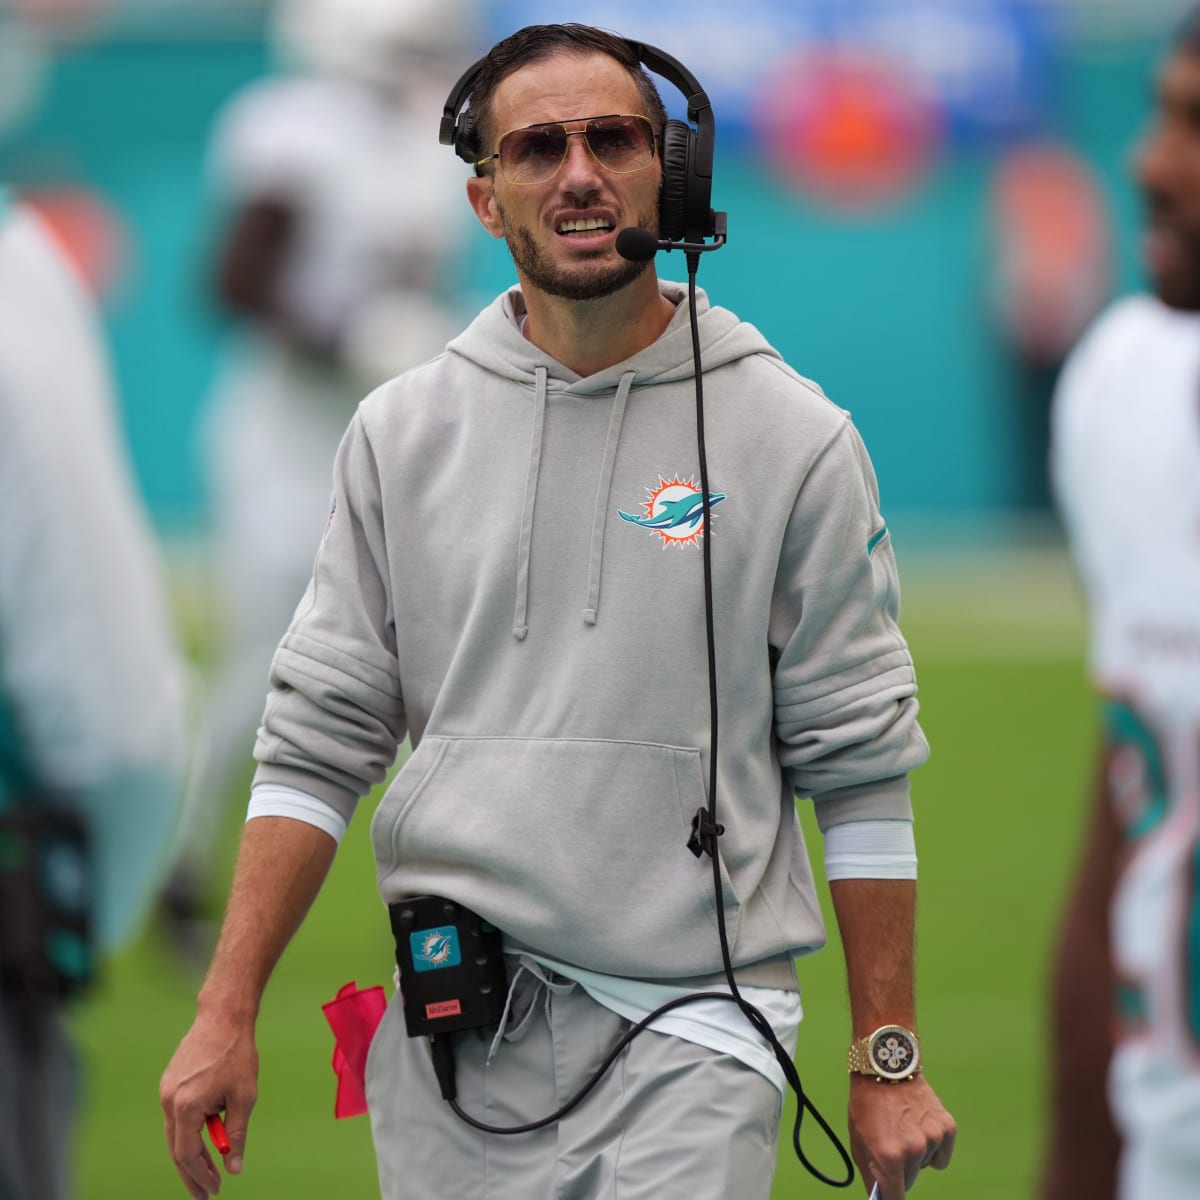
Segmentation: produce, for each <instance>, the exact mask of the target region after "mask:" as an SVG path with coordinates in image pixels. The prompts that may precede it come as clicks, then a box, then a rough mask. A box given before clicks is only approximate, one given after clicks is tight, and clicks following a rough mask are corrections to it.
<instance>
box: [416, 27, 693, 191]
mask: <svg viewBox="0 0 1200 1200" xmlns="http://www.w3.org/2000/svg"><path fill="white" fill-rule="evenodd" d="M621 40H622V41H623V42H624V43H625V45H626V46H628V47H629V49H630V50H631V51H632V52H633V54H634V55H636V57H637V60H638V62H640V63H641V64H642V65H643V66H644V67H647V68H648V69H649V70H651V71H653V72H654V73H655V74H656V75H661V76H662V77H663V78H664V79H665V80H666V81H667V82H668V83H670V84H673V85H674V86H675V87H676V88H677V89H678V90H679V91H680V92H682V93H683V95H684V96H685V97H686V99H687V115H688V120H689V121H694V122H695V124H696V130H697V134H698V136H697V147H696V150H697V153H696V163H695V171H696V174H698V175H701V176H703V177H704V178H705V179H711V178H712V164H713V143H714V141H715V140H716V130H715V128H714V122H713V115H712V105H711V104H710V103H709V99H708V96H707V95H706V94H705V92H704V89H703V88H702V87H701V86H700V84H699V82H698V81H697V79H696V77H695V76H694V75H693V74H692V73H691V71H689V70H688V69H687V67H685V66H684V65H683V63H681V62H680V61H679V60H678V59H677V58H674V57H672V56H671V55H670V54H668V53H667V52H666V51H665V50H660V49H659V48H658V47H657V46H650V45H647V44H646V43H645V42H635V41H631V40H630V39H629V38H622V39H621ZM486 61H487V55H484V56H483V58H481V59H478V60H477V61H476V62H474V63H472V64H471V65H470V66H469V67H468V68H467V69H466V70H465V71H464V72H463V73H462V75H461V76H460V77H459V79H458V82H457V83H456V84H455V85H454V87H452V88H451V89H450V95H449V96H448V97H447V98H446V106H445V108H444V109H443V111H442V122H441V127H440V129H439V130H438V141H440V142H441V143H442V145H443V146H454V147H455V149H456V150H457V149H458V148H459V147H458V139H457V138H456V137H455V134H456V132H457V129H458V114H459V113H460V112H461V111H462V109H463V106H464V105H465V104H466V102H467V100H468V99H469V98H470V95H471V85H472V84H473V83H474V82H475V77H476V76H477V75H478V74H479V71H480V68H481V67H482V66H483V64H484V62H486ZM460 153H461V152H460Z"/></svg>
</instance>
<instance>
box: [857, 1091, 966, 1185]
mask: <svg viewBox="0 0 1200 1200" xmlns="http://www.w3.org/2000/svg"><path fill="white" fill-rule="evenodd" d="M956 1133H957V1129H956V1127H955V1124H954V1118H953V1117H952V1116H951V1115H950V1114H949V1113H948V1112H947V1111H946V1110H945V1108H944V1107H943V1106H942V1102H941V1101H940V1100H939V1099H938V1098H937V1093H936V1092H934V1090H933V1088H932V1087H930V1086H929V1084H928V1082H927V1081H926V1080H925V1077H924V1076H923V1075H917V1076H915V1077H914V1078H912V1079H909V1080H907V1081H906V1082H904V1083H879V1082H877V1081H876V1080H874V1079H870V1078H867V1077H864V1076H851V1079H850V1152H851V1154H852V1155H853V1157H854V1162H855V1164H856V1166H857V1167H858V1169H859V1171H860V1172H861V1173H862V1179H863V1183H864V1184H865V1190H866V1191H867V1192H868V1193H869V1192H870V1190H871V1187H872V1184H873V1183H878V1185H879V1200H904V1196H905V1194H906V1193H907V1192H908V1190H909V1189H910V1188H911V1187H912V1186H913V1184H914V1183H915V1182H916V1180H917V1175H918V1174H919V1173H920V1171H921V1168H922V1167H935V1168H936V1169H937V1170H939V1171H941V1170H944V1169H945V1168H946V1167H948V1166H949V1165H950V1156H951V1155H952V1154H953V1153H954V1138H955V1135H956Z"/></svg>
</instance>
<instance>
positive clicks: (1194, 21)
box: [1041, 9, 1200, 1200]
mask: <svg viewBox="0 0 1200 1200" xmlns="http://www.w3.org/2000/svg"><path fill="white" fill-rule="evenodd" d="M1135 171H1136V178H1137V181H1138V184H1139V186H1140V188H1141V191H1142V193H1143V197H1144V206H1145V235H1144V240H1143V259H1144V266H1145V269H1146V271H1147V273H1148V275H1149V277H1150V281H1151V285H1152V288H1153V291H1154V295H1139V296H1134V297H1129V298H1126V299H1124V300H1122V301H1120V302H1118V303H1117V304H1115V305H1114V306H1113V307H1112V308H1111V309H1110V310H1109V311H1108V312H1107V313H1106V314H1105V315H1104V316H1103V317H1102V318H1101V320H1100V321H1099V322H1098V324H1097V325H1096V327H1095V328H1094V329H1093V330H1092V331H1091V332H1090V333H1089V334H1088V336H1087V337H1086V338H1085V339H1084V341H1083V342H1082V344H1081V345H1080V346H1079V348H1078V349H1077V350H1076V351H1075V353H1074V354H1073V356H1072V358H1071V360H1070V361H1069V363H1068V366H1067V368H1066V370H1065V372H1064V374H1063V378H1062V381H1061V384H1060V386H1059V389H1058V393H1057V396H1056V400H1055V410H1054V426H1053V441H1052V448H1053V449H1052V473H1053V482H1054V487H1055V490H1056V493H1057V496H1058V500H1059V503H1060V506H1061V509H1062V513H1063V517H1064V520H1065V522H1066V527H1067V532H1068V535H1069V537H1070V541H1071V544H1072V549H1073V551H1074V555H1075V559H1076V563H1077V566H1078V569H1079V573H1080V576H1081V578H1082V582H1083V585H1084V588H1085V591H1086V597H1087V601H1088V605H1089V608H1090V616H1091V627H1092V632H1091V650H1090V658H1091V668H1092V673H1093V676H1094V678H1095V682H1096V686H1097V687H1098V689H1099V691H1100V693H1101V696H1102V698H1103V702H1104V741H1103V745H1102V747H1101V754H1100V762H1099V764H1098V769H1097V773H1096V781H1097V783H1096V795H1095V801H1094V815H1093V819H1092V825H1091V829H1090V832H1089V834H1088V838H1087V848H1086V852H1085V855H1084V858H1083V862H1082V865H1081V868H1080V871H1079V876H1078V879H1077V881H1076V884H1075V889H1074V892H1073V894H1072V896H1071V899H1070V903H1069V906H1068V909H1067V914H1066V922H1065V928H1064V932H1063V938H1062V943H1061V947H1060V953H1059V958H1058V963H1057V976H1056V986H1055V1021H1054V1027H1053V1036H1054V1050H1055V1059H1054V1064H1053V1066H1054V1073H1055V1075H1054V1091H1053V1105H1054V1107H1053V1134H1052V1139H1051V1143H1050V1153H1049V1159H1048V1163H1047V1167H1046V1171H1045V1177H1044V1180H1043V1187H1042V1192H1041V1196H1042V1200H1076V1198H1078V1197H1082V1196H1086V1197H1088V1198H1089V1200H1109V1198H1111V1197H1114V1196H1119V1197H1120V1200H1190V1198H1194V1197H1195V1196H1197V1195H1200V888H1198V887H1197V881H1198V875H1200V9H1197V10H1193V11H1192V13H1191V15H1190V16H1189V17H1188V18H1187V20H1186V21H1185V23H1184V25H1183V27H1182V29H1181V31H1180V33H1179V35H1178V37H1177V38H1176V40H1175V42H1174V43H1173V45H1172V47H1171V49H1170V52H1169V53H1168V55H1167V57H1166V58H1165V61H1164V62H1163V64H1162V67H1161V70H1160V74H1159V78H1158V86H1157V99H1156V106H1155V112H1154V117H1153V121H1152V124H1151V126H1150V128H1149V130H1148V132H1147V134H1146V136H1145V138H1144V140H1143V142H1142V144H1141V146H1140V150H1139V153H1138V156H1137V160H1136V167H1135ZM1106 1097H1107V1101H1106Z"/></svg>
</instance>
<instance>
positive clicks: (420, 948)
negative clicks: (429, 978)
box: [408, 925, 462, 971]
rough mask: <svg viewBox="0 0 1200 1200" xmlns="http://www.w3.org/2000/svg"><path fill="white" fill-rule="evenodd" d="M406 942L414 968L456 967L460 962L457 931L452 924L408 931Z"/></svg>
mask: <svg viewBox="0 0 1200 1200" xmlns="http://www.w3.org/2000/svg"><path fill="white" fill-rule="evenodd" d="M408 944H409V949H410V950H411V951H412V960H413V969H414V970H417V971H436V970H437V969H438V968H439V967H457V966H458V964H459V963H461V962H462V951H461V949H460V948H459V944H458V931H457V930H456V929H455V928H454V927H453V926H452V925H444V926H442V928H440V929H420V930H418V931H417V932H416V933H410V934H409V935H408Z"/></svg>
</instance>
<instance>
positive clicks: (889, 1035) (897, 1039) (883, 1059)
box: [869, 1025, 918, 1079]
mask: <svg viewBox="0 0 1200 1200" xmlns="http://www.w3.org/2000/svg"><path fill="white" fill-rule="evenodd" d="M869 1053H870V1055H871V1063H872V1065H873V1066H874V1067H875V1070H876V1071H878V1072H879V1074H880V1075H882V1076H883V1077H884V1078H885V1079H907V1078H908V1076H909V1075H911V1074H912V1073H913V1071H915V1070H916V1068H917V1057H918V1056H917V1044H916V1042H915V1041H914V1039H913V1036H912V1034H911V1033H909V1032H908V1030H906V1029H901V1028H900V1026H899V1025H886V1026H884V1028H883V1029H880V1030H877V1031H876V1032H875V1033H874V1034H873V1035H872V1037H871V1045H870V1048H869Z"/></svg>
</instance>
